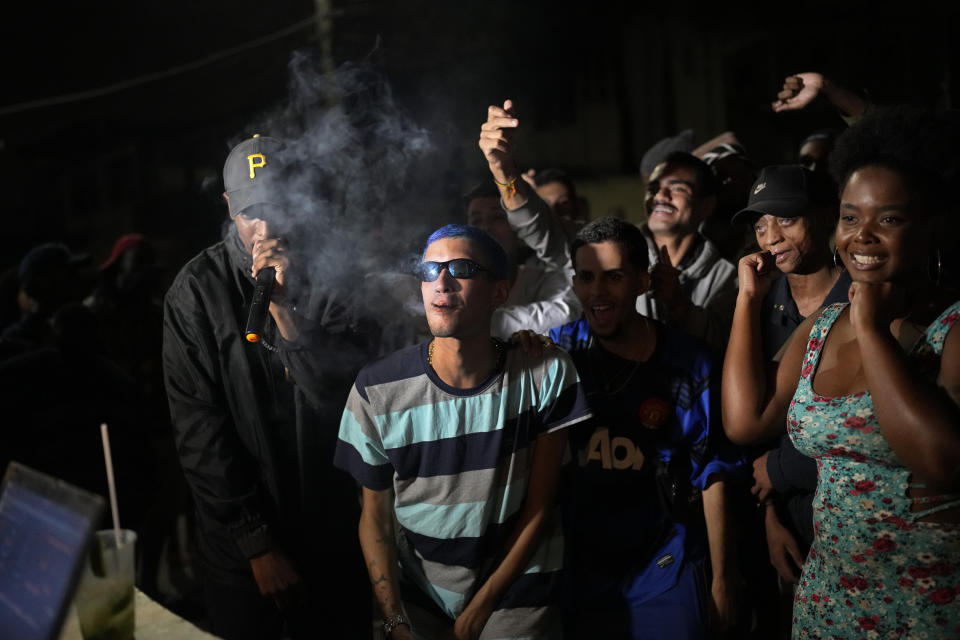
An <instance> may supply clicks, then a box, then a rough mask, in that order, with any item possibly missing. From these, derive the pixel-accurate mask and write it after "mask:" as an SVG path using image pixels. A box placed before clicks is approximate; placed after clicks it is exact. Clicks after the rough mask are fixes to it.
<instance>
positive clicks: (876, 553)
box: [787, 302, 960, 640]
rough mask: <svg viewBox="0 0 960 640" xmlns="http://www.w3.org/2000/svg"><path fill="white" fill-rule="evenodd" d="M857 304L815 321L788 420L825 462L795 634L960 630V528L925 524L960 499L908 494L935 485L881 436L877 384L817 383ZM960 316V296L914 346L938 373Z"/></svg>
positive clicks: (915, 354)
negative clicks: (838, 326)
mask: <svg viewBox="0 0 960 640" xmlns="http://www.w3.org/2000/svg"><path fill="white" fill-rule="evenodd" d="M845 306H847V304H846V303H844V304H835V305H831V306H829V307H827V308H826V309H824V311H823V313H822V314H821V315H820V317H819V318H818V319H817V321H816V323H815V324H814V326H813V329H812V330H811V332H810V340H809V342H808V343H807V352H806V356H805V357H804V361H803V369H802V371H801V377H800V381H799V383H798V385H797V392H796V394H795V395H794V397H793V401H792V402H791V403H790V409H789V413H788V416H787V430H788V432H789V433H790V437H791V438H792V439H793V442H794V444H795V445H796V447H797V449H799V450H800V451H801V452H803V453H805V454H806V455H808V456H811V457H813V458H815V459H816V461H817V466H818V468H819V480H818V483H817V493H816V497H815V498H814V502H813V517H814V531H815V539H814V542H813V546H812V547H811V549H810V553H809V555H808V556H807V561H806V563H805V564H804V566H803V572H802V574H801V576H800V584H799V586H798V588H797V592H796V598H795V601H794V607H793V637H794V638H821V639H827V638H830V639H834V638H838V639H844V640H846V639H858V638H867V639H873V638H882V639H888V638H929V639H930V640H942V639H945V638H960V525H953V524H937V523H930V522H919V521H918V520H919V519H920V518H921V517H923V516H925V515H928V514H930V513H934V512H937V511H941V510H943V509H948V508H954V507H956V506H958V505H960V495H938V496H934V497H930V498H920V499H914V498H910V497H908V495H907V490H908V488H910V487H922V486H923V485H919V484H917V483H913V482H911V480H910V472H909V471H908V469H907V468H906V466H904V464H903V463H902V462H901V461H900V460H899V459H898V458H897V456H896V454H895V453H894V452H893V450H892V449H891V448H890V445H889V444H887V441H886V440H885V439H884V438H883V436H882V435H881V433H880V425H879V423H878V421H877V416H876V414H875V413H874V408H873V400H872V398H871V397H870V392H869V391H863V392H860V393H855V394H852V395H848V396H841V397H824V396H820V395H817V394H816V393H815V392H814V391H813V387H812V383H811V380H812V378H813V375H814V372H815V371H816V369H817V363H818V362H819V359H820V353H821V349H822V347H823V343H824V341H825V340H826V338H827V334H828V333H829V332H830V327H831V326H833V323H834V322H835V321H836V319H837V317H838V316H839V315H840V313H841V312H842V311H843V309H844V307H845ZM958 319H960V302H956V303H954V304H953V305H951V306H950V307H949V308H948V309H947V310H946V311H944V312H943V313H942V314H941V315H940V317H939V318H937V320H935V321H934V322H933V324H931V325H930V326H929V327H928V328H927V329H926V331H925V333H924V334H923V336H922V337H921V338H920V340H919V341H918V343H917V345H916V346H915V347H914V348H913V349H912V351H911V353H910V357H911V359H912V360H914V362H916V363H917V364H918V365H920V367H921V369H922V370H923V371H924V372H926V373H929V374H930V375H931V377H935V376H936V374H937V371H938V370H939V360H940V355H941V354H942V352H943V343H944V340H945V339H946V336H947V333H948V332H949V331H950V329H951V328H952V327H953V325H954V324H955V323H956V322H957V320H958ZM958 464H960V461H958ZM914 505H916V507H915V508H917V509H919V510H912V509H913V508H914Z"/></svg>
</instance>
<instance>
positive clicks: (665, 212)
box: [650, 204, 677, 216]
mask: <svg viewBox="0 0 960 640" xmlns="http://www.w3.org/2000/svg"><path fill="white" fill-rule="evenodd" d="M676 211H677V210H676V208H674V207H671V206H670V205H668V204H658V205H654V207H653V209H651V210H650V215H651V216H672V215H673V214H674V213H676Z"/></svg>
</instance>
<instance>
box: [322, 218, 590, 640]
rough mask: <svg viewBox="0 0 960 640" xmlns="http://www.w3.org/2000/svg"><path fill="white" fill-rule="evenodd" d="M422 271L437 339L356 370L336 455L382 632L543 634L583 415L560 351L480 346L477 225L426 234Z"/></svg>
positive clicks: (494, 299) (484, 271) (499, 294)
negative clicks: (558, 505)
mask: <svg viewBox="0 0 960 640" xmlns="http://www.w3.org/2000/svg"><path fill="white" fill-rule="evenodd" d="M419 275H420V279H421V281H422V285H421V292H422V294H423V304H424V309H425V311H426V315H427V322H428V324H429V326H430V332H431V334H432V335H433V338H431V339H430V340H429V341H428V342H425V343H423V344H421V345H417V346H413V347H410V348H407V349H404V350H402V351H399V352H397V353H395V354H393V355H391V356H388V357H387V358H385V359H383V360H381V361H379V362H377V363H375V364H373V365H370V366H368V367H366V368H364V369H363V370H362V371H361V372H360V375H359V376H358V377H357V380H356V383H355V385H354V388H353V390H352V391H351V393H350V397H349V399H348V401H347V406H346V409H345V410H344V413H343V419H342V421H341V426H340V440H339V443H338V446H337V453H336V464H337V465H338V466H340V467H341V468H343V469H345V470H347V471H348V472H349V473H351V474H352V475H353V476H354V477H355V478H356V479H357V481H358V482H359V483H360V484H361V485H362V487H363V511H362V514H361V518H360V527H359V535H360V544H361V546H362V548H363V553H364V557H365V558H366V562H367V569H368V570H369V573H370V580H371V583H372V584H373V589H374V592H375V595H376V598H377V601H378V603H379V605H380V608H381V610H382V612H383V615H384V621H383V627H384V631H385V633H386V635H387V637H389V638H410V637H413V636H412V635H411V634H412V633H413V632H414V631H416V633H417V635H418V636H420V637H426V638H433V637H449V634H450V633H451V631H452V633H453V637H455V638H503V637H530V638H542V637H551V636H553V635H554V634H555V633H556V632H557V625H558V623H559V619H558V612H557V608H556V602H555V600H556V591H557V586H558V584H559V570H560V568H561V567H562V554H563V540H562V535H561V531H560V527H559V517H558V514H556V513H554V509H553V498H554V494H555V490H556V484H557V480H558V476H559V471H560V463H561V458H562V455H563V451H564V449H565V447H566V442H567V435H566V434H567V427H569V426H570V425H573V424H576V423H578V422H581V421H583V420H586V419H587V418H588V417H589V415H590V414H589V409H588V408H587V406H586V401H585V398H584V396H583V392H582V389H581V387H580V383H579V380H578V378H577V374H576V370H575V368H574V367H573V363H572V362H571V361H570V358H569V356H567V355H566V354H565V353H561V352H559V351H556V350H553V351H549V352H548V353H546V354H544V355H543V356H540V357H534V356H531V355H527V354H525V353H523V352H521V351H520V350H515V349H509V348H508V345H507V344H505V343H503V342H501V341H499V340H497V339H495V338H492V337H491V335H490V327H491V317H492V315H493V312H494V310H495V309H496V308H497V307H498V306H499V305H501V304H503V302H504V301H505V300H506V299H507V294H508V286H507V279H506V278H507V257H506V254H505V253H504V251H503V249H502V248H501V247H500V245H499V244H498V243H497V242H496V240H494V239H493V238H492V237H491V236H490V235H489V234H487V233H486V232H484V231H481V230H480V229H477V228H475V227H470V226H466V225H448V226H446V227H443V228H441V229H439V230H437V231H436V232H434V233H433V235H431V236H430V238H429V240H428V241H427V245H426V248H425V250H424V253H423V261H422V262H421V263H420V266H419ZM394 518H395V521H396V523H397V524H398V525H399V527H400V531H399V532H398V533H399V535H396V534H395V532H394ZM398 540H399V542H398Z"/></svg>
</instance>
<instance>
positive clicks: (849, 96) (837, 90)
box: [773, 72, 867, 118]
mask: <svg viewBox="0 0 960 640" xmlns="http://www.w3.org/2000/svg"><path fill="white" fill-rule="evenodd" d="M818 95H823V96H824V97H825V98H826V99H827V100H829V101H830V104H832V105H833V106H834V107H836V108H837V109H839V110H840V113H842V114H843V115H844V116H848V117H852V118H859V117H860V116H862V115H863V114H864V113H865V112H866V110H867V101H866V100H864V99H863V97H861V96H859V95H857V94H856V93H854V92H853V91H850V90H849V89H846V88H845V87H842V86H840V85H838V84H836V83H835V82H833V81H832V80H830V78H827V77H826V76H824V75H823V74H820V73H816V72H807V73H798V74H795V75H792V76H787V78H786V79H785V80H784V81H783V89H782V90H781V91H780V92H779V93H778V94H777V100H776V101H775V102H774V103H773V110H774V111H776V112H778V113H779V112H780V111H792V110H796V109H803V108H804V107H806V106H807V105H808V104H810V103H811V102H813V100H814V99H815V98H816V97H817V96H818Z"/></svg>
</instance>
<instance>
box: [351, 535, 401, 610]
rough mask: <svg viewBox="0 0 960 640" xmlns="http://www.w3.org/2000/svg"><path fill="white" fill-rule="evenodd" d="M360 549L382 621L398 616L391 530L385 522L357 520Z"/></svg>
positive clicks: (398, 590) (397, 595) (396, 571)
mask: <svg viewBox="0 0 960 640" xmlns="http://www.w3.org/2000/svg"><path fill="white" fill-rule="evenodd" d="M359 533H360V547H361V549H363V558H364V560H365V561H366V563H367V571H368V573H369V574H370V585H371V587H372V588H373V594H374V597H376V599H377V603H378V604H379V605H380V610H381V611H382V612H383V615H384V617H385V618H391V617H393V616H396V615H399V614H400V613H402V608H401V604H400V576H399V570H398V565H397V552H396V544H395V542H394V538H393V526H392V524H391V523H390V522H389V521H386V522H384V521H383V520H380V519H377V518H374V517H368V516H361V518H360V526H359Z"/></svg>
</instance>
